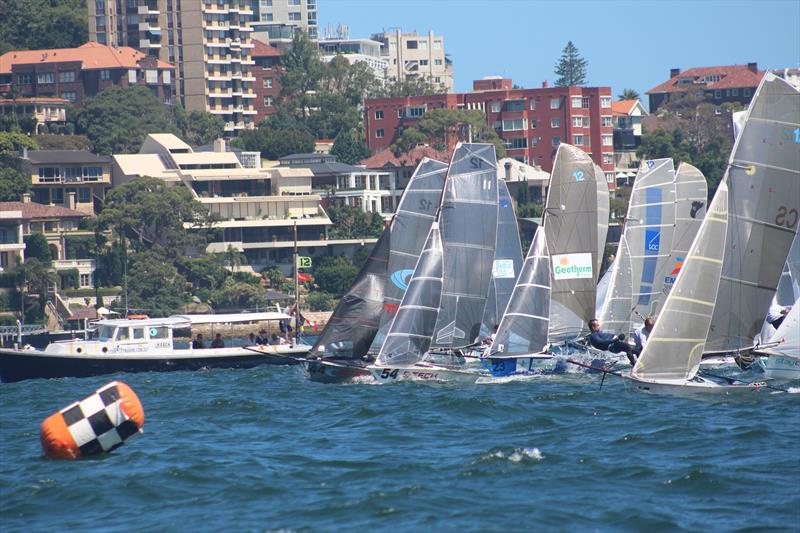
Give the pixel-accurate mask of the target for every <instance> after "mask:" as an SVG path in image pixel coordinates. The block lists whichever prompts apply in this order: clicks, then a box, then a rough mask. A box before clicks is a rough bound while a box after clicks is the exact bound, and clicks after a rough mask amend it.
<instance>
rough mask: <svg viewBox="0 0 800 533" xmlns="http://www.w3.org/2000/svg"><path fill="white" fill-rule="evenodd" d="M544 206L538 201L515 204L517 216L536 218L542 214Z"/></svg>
mask: <svg viewBox="0 0 800 533" xmlns="http://www.w3.org/2000/svg"><path fill="white" fill-rule="evenodd" d="M543 211H544V206H543V205H542V204H540V203H534V202H526V203H520V204H518V205H517V218H537V217H540V216H542V212H543Z"/></svg>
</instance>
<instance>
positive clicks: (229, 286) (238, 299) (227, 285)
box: [211, 276, 267, 311]
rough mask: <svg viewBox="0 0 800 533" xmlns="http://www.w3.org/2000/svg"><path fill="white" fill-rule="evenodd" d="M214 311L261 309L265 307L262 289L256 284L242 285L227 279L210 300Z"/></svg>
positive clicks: (264, 296) (242, 283) (265, 302)
mask: <svg viewBox="0 0 800 533" xmlns="http://www.w3.org/2000/svg"><path fill="white" fill-rule="evenodd" d="M250 277H253V276H250ZM211 301H212V303H213V304H214V309H226V310H231V311H233V310H236V311H238V310H243V309H256V308H261V309H263V308H264V307H266V305H267V300H266V293H265V291H264V288H263V287H261V286H260V285H258V284H253V283H244V282H242V281H237V280H235V279H233V278H228V279H226V280H225V282H224V283H223V284H222V287H221V288H220V289H219V290H218V291H216V292H215V293H214V295H213V296H212V298H211Z"/></svg>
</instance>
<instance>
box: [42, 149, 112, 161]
mask: <svg viewBox="0 0 800 533" xmlns="http://www.w3.org/2000/svg"><path fill="white" fill-rule="evenodd" d="M28 161H30V162H31V163H34V164H41V163H98V164H105V165H107V164H109V163H111V158H110V157H108V156H104V155H95V154H93V153H92V152H89V151H88V150H29V151H28Z"/></svg>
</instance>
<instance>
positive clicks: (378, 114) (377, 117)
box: [375, 109, 383, 120]
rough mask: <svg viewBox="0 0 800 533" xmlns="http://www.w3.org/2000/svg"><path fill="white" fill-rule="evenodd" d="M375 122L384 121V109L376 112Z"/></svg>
mask: <svg viewBox="0 0 800 533" xmlns="http://www.w3.org/2000/svg"><path fill="white" fill-rule="evenodd" d="M375 120H383V109H379V110H377V111H375Z"/></svg>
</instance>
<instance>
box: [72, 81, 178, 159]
mask: <svg viewBox="0 0 800 533" xmlns="http://www.w3.org/2000/svg"><path fill="white" fill-rule="evenodd" d="M75 125H76V130H77V132H78V133H84V134H86V136H87V137H88V138H89V140H90V141H91V143H92V145H93V146H94V150H95V152H96V153H98V154H103V155H110V154H124V153H134V152H137V151H138V150H139V148H140V147H141V146H142V143H143V142H144V138H145V136H146V135H147V134H148V133H177V129H176V127H175V125H174V123H173V117H172V116H171V112H170V110H169V108H168V107H167V106H166V105H164V104H163V103H162V102H161V101H160V100H159V99H158V98H156V97H155V96H153V93H151V92H150V91H149V90H148V89H147V88H146V87H142V86H140V85H136V86H133V87H119V86H114V87H109V88H108V89H106V90H104V91H102V92H100V93H98V94H96V95H95V96H93V97H91V98H88V99H87V100H86V103H85V104H84V106H83V108H81V109H79V110H78V111H77V112H76V114H75Z"/></svg>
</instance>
